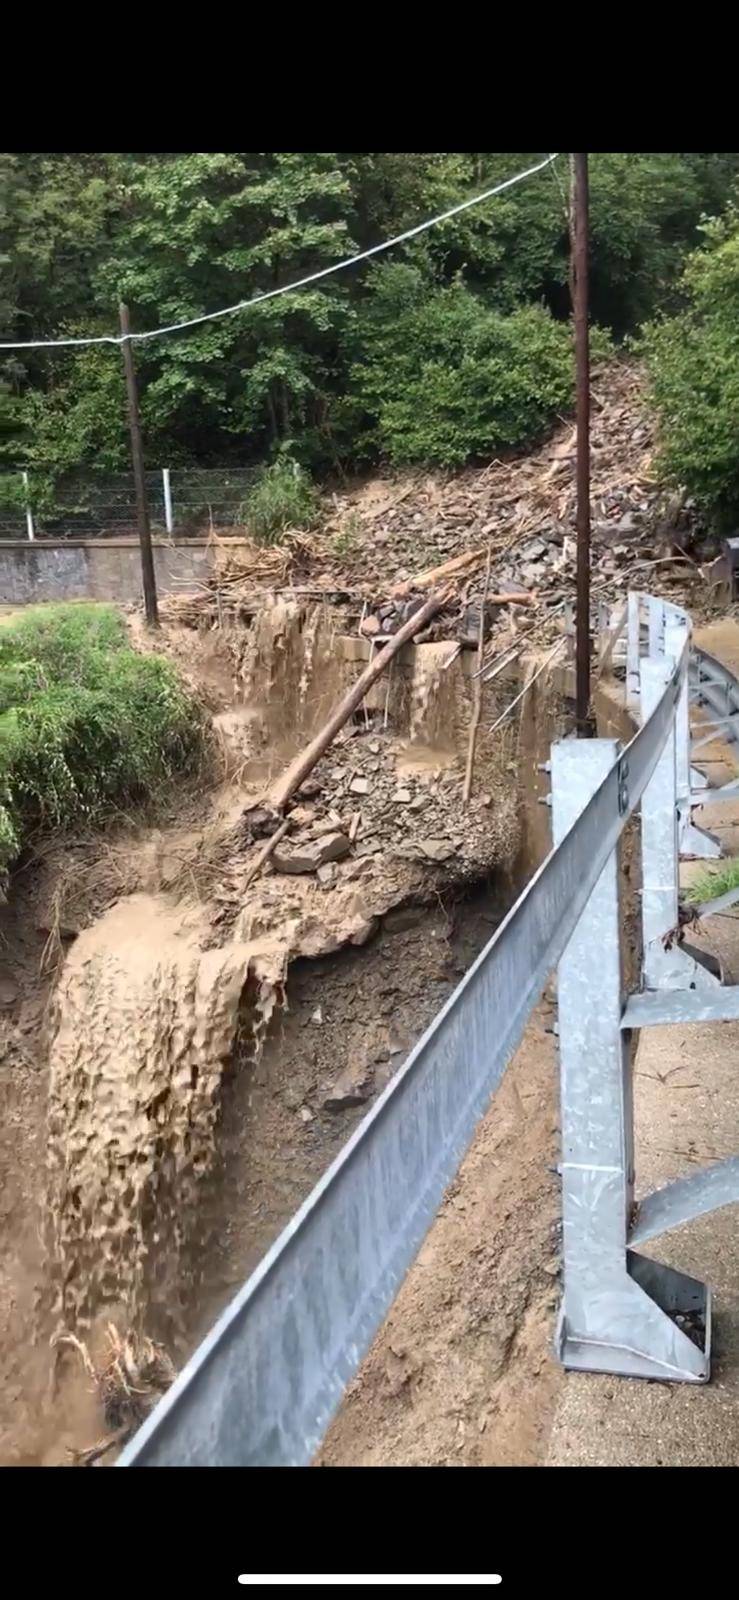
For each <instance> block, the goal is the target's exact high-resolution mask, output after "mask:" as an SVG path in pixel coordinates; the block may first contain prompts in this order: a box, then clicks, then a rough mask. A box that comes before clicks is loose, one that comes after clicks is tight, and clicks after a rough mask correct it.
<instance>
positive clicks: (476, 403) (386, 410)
mask: <svg viewBox="0 0 739 1600" xmlns="http://www.w3.org/2000/svg"><path fill="white" fill-rule="evenodd" d="M378 278H379V280H380V282H379V286H378V288H377V290H376V293H375V297H374V302H373V306H372V314H371V318H368V320H367V327H366V339H365V359H364V361H363V363H362V364H361V365H359V366H358V368H357V371H356V378H355V382H356V388H357V392H358V394H359V395H360V397H361V398H362V400H363V401H364V404H365V407H366V410H367V412H368V414H369V415H370V416H371V417H373V418H375V419H376V422H375V432H374V443H375V444H376V447H377V449H378V450H379V451H380V452H381V454H382V455H384V456H387V458H388V459H389V460H390V461H392V462H394V463H395V464H397V465H404V464H406V463H410V462H414V461H434V462H438V463H440V465H442V466H448V467H452V466H460V465H461V464H462V463H463V462H464V461H466V460H467V459H468V458H469V457H470V456H483V455H486V454H488V455H490V454H491V453H493V452H494V451H495V450H496V449H498V447H499V446H501V445H515V444H523V443H526V442H527V441H528V440H530V439H532V438H534V437H535V436H536V434H537V433H539V432H540V431H541V429H542V428H543V427H544V426H545V424H546V423H547V422H549V421H550V420H551V418H552V416H553V415H554V413H555V412H557V411H558V410H560V409H561V408H563V407H567V406H568V405H569V404H570V403H571V400H572V393H573V370H572V345H571V340H570V335H569V329H568V327H567V325H566V324H565V323H562V322H555V321H554V319H553V318H552V317H551V316H550V314H549V312H547V311H545V310H544V309H543V308H542V307H540V306H524V307H521V309H520V310H518V311H512V312H511V313H510V314H509V315H508V316H503V315H502V314H501V313H500V312H499V311H491V310H490V309H488V308H487V307H486V306H485V305H484V304H483V302H482V301H481V300H480V299H479V298H478V297H477V296H476V295H474V294H472V293H471V292H470V290H469V289H467V288H465V286H464V284H463V283H462V282H461V281H459V280H457V281H455V283H453V284H450V285H449V287H448V288H446V289H429V288H428V286H427V285H425V284H424V282H423V279H422V277H421V274H420V272H418V270H417V269H416V268H413V267H404V266H393V267H391V266H387V267H385V268H383V269H382V271H381V272H379V273H378Z"/></svg>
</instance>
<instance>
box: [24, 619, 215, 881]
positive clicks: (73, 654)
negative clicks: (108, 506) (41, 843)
mask: <svg viewBox="0 0 739 1600" xmlns="http://www.w3.org/2000/svg"><path fill="white" fill-rule="evenodd" d="M201 735H202V730H201V718H200V714H199V712H198V710H197V708H196V706H195V705H194V704H193V702H192V701H191V700H190V699H189V698H188V696H187V695H186V694H185V692H184V690H183V688H182V686H181V684H180V682H179V679H178V677H177V674H176V672H175V670H174V668H173V667H172V666H171V664H170V663H169V662H168V661H165V660H164V659H163V658H162V657H159V656H154V655H148V654H147V655H140V654H139V653H138V652H137V651H135V650H132V649H131V648H130V647H129V645H128V644H127V642H126V629H125V624H124V622H123V619H122V617H121V616H120V614H119V613H118V612H117V611H116V610H115V609H114V608H113V607H112V606H101V605H81V604H72V605H56V606H39V607H31V608H30V609H29V610H27V611H25V612H24V613H23V615H22V616H20V617H17V618H13V619H11V621H9V622H8V623H5V624H4V625H2V626H0V881H1V880H2V877H3V876H4V874H5V873H6V871H7V868H8V866H9V864H10V863H11V862H12V861H13V859H14V858H15V856H17V855H18V853H19V851H20V850H21V848H22V846H23V843H24V839H25V838H26V837H27V835H28V833H29V831H30V830H31V829H33V828H35V827H38V826H44V825H46V824H54V825H56V826H65V825H66V824H68V823H71V822H79V821H81V820H85V821H93V820H95V819H96V818H97V817H98V816H100V815H101V814H102V813H104V811H105V810H106V808H107V807H109V806H111V805H113V804H115V805H118V806H120V805H121V804H125V803H126V802H128V801H132V800H140V799H142V798H145V797H148V796H150V795H151V794H152V793H155V792H156V791H157V790H158V789H160V787H161V785H162V784H163V783H164V782H166V781H167V780H168V779H169V778H170V777H172V776H173V775H174V773H175V772H181V771H183V770H187V769H188V768H189V767H191V766H192V765H193V764H194V763H195V761H196V760H197V757H198V753H199V750H200V744H201Z"/></svg>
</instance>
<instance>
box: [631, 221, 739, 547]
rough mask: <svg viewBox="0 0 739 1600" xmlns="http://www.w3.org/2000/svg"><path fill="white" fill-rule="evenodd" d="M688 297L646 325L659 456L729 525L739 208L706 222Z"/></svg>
mask: <svg viewBox="0 0 739 1600" xmlns="http://www.w3.org/2000/svg"><path fill="white" fill-rule="evenodd" d="M704 233H705V242H704V245H703V248H702V249H700V250H697V251H696V252H695V253H694V254H693V255H692V256H691V257H690V259H689V260H688V263H687V265H686V268H685V273H684V276H683V283H682V287H683V292H684V297H685V304H684V306H683V309H682V310H681V311H680V312H679V313H678V314H677V315H676V316H674V317H669V318H663V319H662V320H661V321H659V322H657V323H655V324H653V325H652V326H651V327H650V328H648V329H647V330H646V332H645V336H644V340H643V344H644V346H645V348H646V351H647V355H648V360H649V366H650V371H651V376H652V389H653V395H654V399H655V402H656V405H657V408H658V411H659V414H660V438H661V458H662V465H663V468H664V469H665V470H666V472H667V474H668V475H669V476H670V477H671V478H673V479H674V480H675V481H677V482H678V483H680V484H682V485H684V486H685V487H686V489H688V490H689V491H690V492H691V493H692V494H693V495H694V496H695V497H696V499H697V500H698V502H699V503H700V505H701V506H702V507H703V508H704V509H705V510H706V511H708V512H709V513H710V514H711V515H712V516H713V518H714V520H715V521H716V522H717V523H718V524H719V525H720V526H723V527H725V528H726V527H730V526H733V524H734V522H735V520H736V518H737V516H739V213H738V212H737V211H736V210H735V209H734V208H733V207H730V208H729V209H728V211H727V213H726V216H725V217H724V218H723V219H722V220H720V221H716V222H713V223H711V224H709V225H707V226H706V228H705V229H704Z"/></svg>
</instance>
